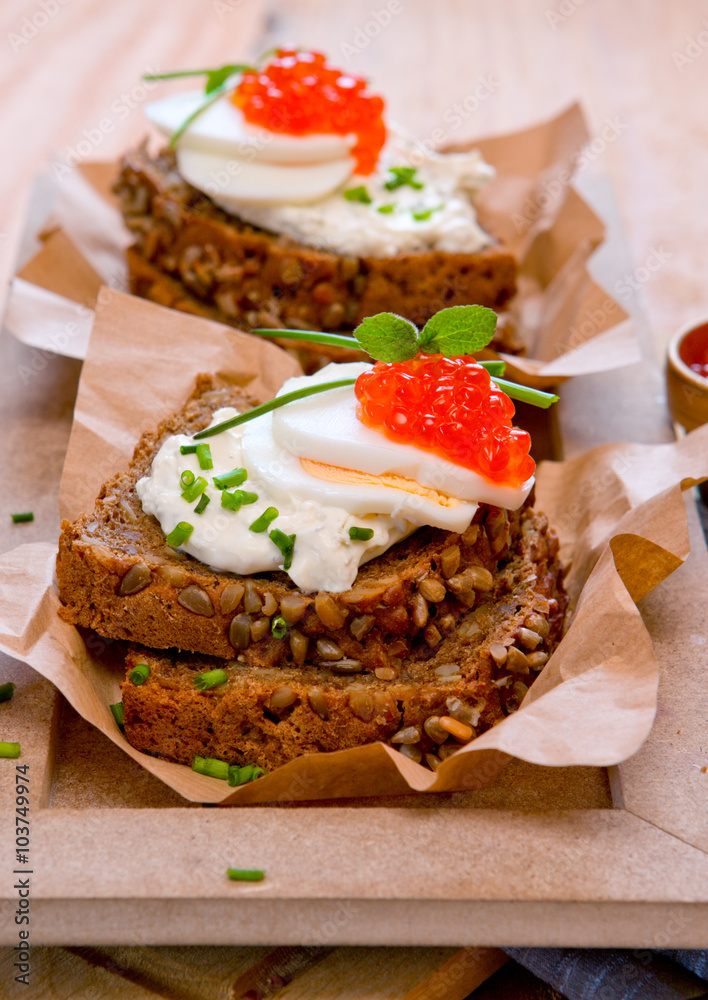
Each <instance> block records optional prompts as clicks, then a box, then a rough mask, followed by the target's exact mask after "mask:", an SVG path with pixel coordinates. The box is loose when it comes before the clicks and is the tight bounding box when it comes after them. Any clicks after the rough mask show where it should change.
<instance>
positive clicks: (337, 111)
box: [231, 49, 386, 174]
mask: <svg viewBox="0 0 708 1000" xmlns="http://www.w3.org/2000/svg"><path fill="white" fill-rule="evenodd" d="M231 100H232V101H233V103H234V104H235V105H236V107H237V108H240V109H241V111H242V112H243V114H244V117H245V118H246V120H247V121H249V122H251V124H252V125H260V126H261V127H262V128H267V129H269V130H270V131H271V132H283V133H286V134H288V135H312V134H314V133H323V132H334V133H336V134H337V135H350V134H352V133H353V134H354V135H355V136H356V144H355V145H354V148H353V149H352V155H353V157H354V158H355V160H356V163H357V166H356V169H357V173H359V174H370V173H371V172H372V171H373V170H374V168H375V167H376V161H377V160H378V157H379V153H380V152H381V147H382V146H383V144H384V142H385V141H386V127H385V125H384V123H383V118H382V115H383V110H384V102H383V99H382V98H381V97H378V96H377V95H376V94H372V93H371V92H370V91H369V90H367V89H366V80H364V79H363V78H362V77H360V76H354V75H353V74H352V73H347V72H345V71H344V70H340V69H336V68H335V67H334V66H330V65H329V63H327V62H326V60H325V56H324V55H323V54H322V53H321V52H299V51H297V50H295V49H278V51H277V52H276V56H275V59H273V60H272V61H271V62H269V63H268V65H267V66H264V67H263V69H261V70H260V71H259V72H257V73H244V75H243V77H242V79H241V82H240V83H239V85H238V86H237V87H236V89H235V90H234V91H233V93H232V95H231Z"/></svg>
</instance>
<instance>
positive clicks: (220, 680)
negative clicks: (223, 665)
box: [194, 668, 229, 691]
mask: <svg viewBox="0 0 708 1000" xmlns="http://www.w3.org/2000/svg"><path fill="white" fill-rule="evenodd" d="M228 679H229V675H228V674H227V673H226V671H225V670H221V669H220V668H219V669H218V670H207V671H206V672H205V673H203V674H196V675H195V677H194V686H195V688H196V689H197V691H209V690H210V689H211V688H215V687H219V686H220V685H221V684H226V682H227V680H228Z"/></svg>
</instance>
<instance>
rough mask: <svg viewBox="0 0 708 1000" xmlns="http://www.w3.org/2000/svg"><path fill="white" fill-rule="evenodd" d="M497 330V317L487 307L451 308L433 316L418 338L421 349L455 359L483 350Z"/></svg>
mask: <svg viewBox="0 0 708 1000" xmlns="http://www.w3.org/2000/svg"><path fill="white" fill-rule="evenodd" d="M496 328H497V314H496V313H495V312H494V310H493V309H487V307H486V306H450V307H449V308H448V309H441V310H440V312H437V313H435V315H434V316H431V317H430V319H429V320H428V322H427V323H426V324H425V326H424V327H423V329H422V330H421V332H420V336H419V337H418V344H417V346H418V348H419V349H420V350H423V351H425V352H426V353H428V354H443V355H445V357H447V358H454V357H457V356H459V355H461V354H474V352H475V351H481V349H482V348H483V347H486V346H487V344H488V343H489V342H490V341H491V339H492V337H493V336H494V331H495V330H496Z"/></svg>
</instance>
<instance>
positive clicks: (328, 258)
mask: <svg viewBox="0 0 708 1000" xmlns="http://www.w3.org/2000/svg"><path fill="white" fill-rule="evenodd" d="M195 75H199V72H194V71H191V72H189V73H174V74H163V75H161V76H160V77H157V78H165V77H173V76H176V77H179V76H195ZM203 75H205V76H206V80H207V83H206V92H204V91H190V92H186V93H178V94H173V95H172V96H170V97H167V98H165V99H163V100H160V101H156V102H154V103H152V104H150V105H148V107H147V109H146V113H147V117H148V118H149V119H150V121H151V122H152V123H153V124H154V125H155V126H156V127H157V128H158V129H159V130H160V131H161V132H162V133H163V134H164V135H165V136H166V137H167V136H169V137H170V143H169V147H168V148H166V149H163V150H162V151H161V152H160V153H159V155H156V156H152V155H151V154H150V153H149V152H148V149H147V146H146V145H143V146H141V147H140V148H139V149H136V150H134V151H132V152H130V153H128V154H127V155H126V156H125V158H124V160H123V164H122V170H121V174H120V177H119V180H118V182H117V185H116V191H117V193H118V195H119V198H120V202H121V206H122V211H123V213H124V216H125V219H126V223H127V225H128V226H129V228H130V229H131V231H132V232H133V233H134V234H135V244H134V245H133V247H132V248H131V249H130V250H129V252H128V258H129V265H130V273H131V288H132V291H133V292H135V293H136V294H138V295H141V296H143V297H145V298H149V299H152V300H153V301H156V302H159V303H160V304H162V305H167V306H172V307H175V308H178V309H184V310H186V311H188V312H195V313H197V314H201V315H205V316H209V317H211V318H214V319H218V320H220V321H221V322H226V323H232V324H234V325H238V326H240V327H241V328H245V329H249V328H259V327H267V328H274V329H277V328H286V329H291V328H292V329H302V330H308V329H312V330H319V329H325V330H335V329H342V330H347V329H348V330H352V329H353V328H354V327H356V326H357V325H358V324H359V323H360V322H361V320H362V319H363V318H364V317H366V316H370V315H373V314H375V313H378V312H380V311H382V310H391V311H393V312H396V313H398V314H400V315H402V316H405V317H407V318H409V319H410V320H412V321H413V322H414V323H417V324H420V325H422V324H423V323H425V322H426V321H427V320H428V319H429V318H430V316H431V315H432V314H433V313H435V312H436V311H437V310H439V309H441V308H443V307H444V306H454V305H460V304H467V303H478V304H481V305H485V306H489V307H492V308H494V309H495V310H497V311H499V310H500V309H502V308H503V307H504V306H505V304H506V303H507V302H508V300H509V299H510V298H511V297H512V295H513V294H514V292H515V289H516V271H517V265H516V261H515V259H514V257H513V255H512V254H511V253H509V252H508V251H507V250H506V249H504V247H503V246H500V245H499V243H498V242H497V241H496V240H495V239H494V237H493V235H492V234H489V233H486V232H485V231H484V230H483V229H482V228H481V227H480V225H479V223H478V221H477V216H476V213H475V207H474V200H475V196H476V194H477V192H478V191H479V189H480V188H481V187H483V186H484V184H486V182H487V181H488V180H489V179H490V178H491V177H492V176H493V174H494V171H493V169H492V168H491V167H490V166H489V165H488V164H486V163H485V162H484V161H483V160H482V158H481V156H480V155H479V153H478V152H476V151H472V152H467V153H447V154H440V153H437V152H433V151H430V150H429V149H428V148H427V146H426V145H425V144H421V143H415V142H414V141H413V140H411V139H410V138H407V137H405V136H404V135H403V134H402V133H401V132H400V130H396V129H393V128H391V127H389V126H387V125H386V124H385V122H384V117H383V112H384V102H383V100H382V98H381V97H379V96H378V95H376V94H373V93H372V92H371V91H370V90H368V89H367V85H366V81H365V80H363V79H362V78H360V77H357V76H354V75H352V74H350V73H348V72H346V71H343V70H339V69H337V68H336V67H334V66H332V65H330V64H329V63H327V62H326V60H325V57H324V56H323V55H322V54H321V53H318V52H307V51H302V50H291V49H281V50H278V51H277V53H275V55H272V56H271V57H270V58H267V59H266V60H265V61H264V62H263V63H262V64H261V65H260V66H258V67H257V68H256V67H248V66H237V65H231V66H225V67H220V68H219V69H217V70H212V71H203ZM495 338H496V339H495V346H497V347H499V348H500V349H504V350H509V351H517V350H518V346H517V345H516V344H515V342H514V336H513V333H512V331H511V330H510V329H509V328H504V329H500V330H498V331H497V332H496V334H495Z"/></svg>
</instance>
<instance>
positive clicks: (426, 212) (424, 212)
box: [411, 205, 443, 222]
mask: <svg viewBox="0 0 708 1000" xmlns="http://www.w3.org/2000/svg"><path fill="white" fill-rule="evenodd" d="M442 207H443V206H442V205H436V207H435V208H424V209H421V211H420V212H411V215H412V216H413V218H414V219H415V221H416V222H425V221H426V220H427V219H429V218H430V216H431V215H432V214H433V212H439V211H440V209H441V208H442Z"/></svg>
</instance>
